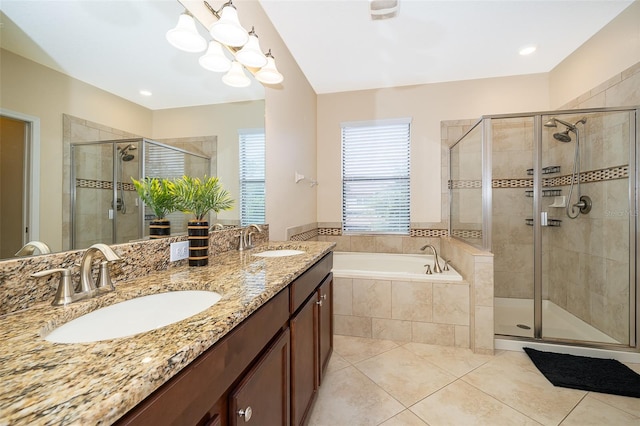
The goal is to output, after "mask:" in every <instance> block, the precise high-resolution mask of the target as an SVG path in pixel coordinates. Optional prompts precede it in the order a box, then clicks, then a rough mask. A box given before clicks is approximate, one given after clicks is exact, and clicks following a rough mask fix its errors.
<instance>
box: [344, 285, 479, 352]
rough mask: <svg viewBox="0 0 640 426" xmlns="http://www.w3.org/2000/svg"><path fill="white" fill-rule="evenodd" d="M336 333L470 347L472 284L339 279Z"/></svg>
mask: <svg viewBox="0 0 640 426" xmlns="http://www.w3.org/2000/svg"><path fill="white" fill-rule="evenodd" d="M333 309H334V315H335V317H334V318H335V324H334V327H335V328H334V331H335V333H336V334H340V335H347V336H359V337H372V338H376V339H386V340H395V341H403V342H421V343H430V344H436V345H446V346H457V347H465V348H467V347H469V338H468V336H469V285H468V283H467V282H466V281H461V282H428V281H425V282H416V281H395V280H375V279H357V278H335V279H334V307H333Z"/></svg>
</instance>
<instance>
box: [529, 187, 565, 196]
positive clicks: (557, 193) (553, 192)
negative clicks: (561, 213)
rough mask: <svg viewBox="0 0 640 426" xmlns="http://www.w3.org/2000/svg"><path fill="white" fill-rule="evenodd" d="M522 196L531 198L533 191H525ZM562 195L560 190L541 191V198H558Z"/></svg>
mask: <svg viewBox="0 0 640 426" xmlns="http://www.w3.org/2000/svg"><path fill="white" fill-rule="evenodd" d="M524 195H525V196H527V197H533V189H527V190H526V191H525V192H524ZM560 195H562V189H556V188H553V189H543V190H542V196H543V197H558V196H560Z"/></svg>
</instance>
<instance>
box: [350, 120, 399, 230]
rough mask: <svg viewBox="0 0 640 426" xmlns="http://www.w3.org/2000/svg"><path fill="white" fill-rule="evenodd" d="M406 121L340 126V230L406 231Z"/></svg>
mask: <svg viewBox="0 0 640 426" xmlns="http://www.w3.org/2000/svg"><path fill="white" fill-rule="evenodd" d="M410 144H411V133H410V120H409V119H402V120H389V121H380V122H363V123H361V122H358V123H343V124H342V230H343V232H344V233H345V234H358V233H369V234H405V235H407V234H409V225H410V216H409V214H410V193H409V185H410V179H409V174H410V169H409V166H410V164H409V158H410Z"/></svg>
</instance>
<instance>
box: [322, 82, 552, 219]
mask: <svg viewBox="0 0 640 426" xmlns="http://www.w3.org/2000/svg"><path fill="white" fill-rule="evenodd" d="M547 93H548V79H547V75H546V74H533V75H525V76H513V77H503V78H491V79H482V80H468V81H460V82H451V83H439V84H426V85H419V86H407V87H396V88H390V89H379V90H365V91H357V92H343V93H335V94H326V95H319V96H318V133H317V134H318V181H319V182H320V185H319V186H318V200H319V201H318V222H340V221H341V214H342V213H341V202H342V201H341V169H340V168H341V165H340V161H341V160H340V159H341V154H340V149H341V143H340V123H341V122H344V121H358V120H375V119H386V118H396V117H411V118H412V119H413V121H412V127H411V200H412V203H411V221H412V222H440V220H441V203H442V201H441V182H440V168H441V166H442V165H441V159H440V158H441V146H440V121H442V120H454V119H463V118H479V117H480V116H481V115H483V114H499V113H510V112H522V111H532V110H541V109H546V108H547V107H548V104H549V99H548V96H547Z"/></svg>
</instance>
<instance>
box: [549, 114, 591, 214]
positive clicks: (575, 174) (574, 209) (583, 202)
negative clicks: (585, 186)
mask: <svg viewBox="0 0 640 426" xmlns="http://www.w3.org/2000/svg"><path fill="white" fill-rule="evenodd" d="M586 122H587V119H586V118H581V119H580V120H578V121H576V123H575V124H571V123H567V122H566V121H563V120H560V119H559V118H556V117H552V118H551V119H550V120H549V121H547V122H546V123H544V125H545V127H553V128H557V127H558V123H560V124H561V125H563V126H564V127H566V129H565V130H564V131H562V132H557V133H554V134H553V138H554V139H555V140H557V141H558V142H563V143H567V142H571V141H572V139H571V135H570V134H569V133H570V132H571V133H574V134H575V135H576V146H575V152H574V155H573V171H572V173H571V185H570V187H569V199H568V201H567V205H566V209H565V210H566V213H567V216H568V217H569V218H571V219H575V218H577V217H578V216H580V213H582V214H587V213H589V212H590V211H591V206H592V203H591V198H590V197H589V196H588V195H582V192H581V190H580V180H581V179H580V129H579V128H578V124H582V125H583V126H584V124H585V123H586ZM574 185H575V186H576V190H577V191H576V192H577V197H578V202H577V203H574V204H572V201H571V199H572V196H573V188H574Z"/></svg>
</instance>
